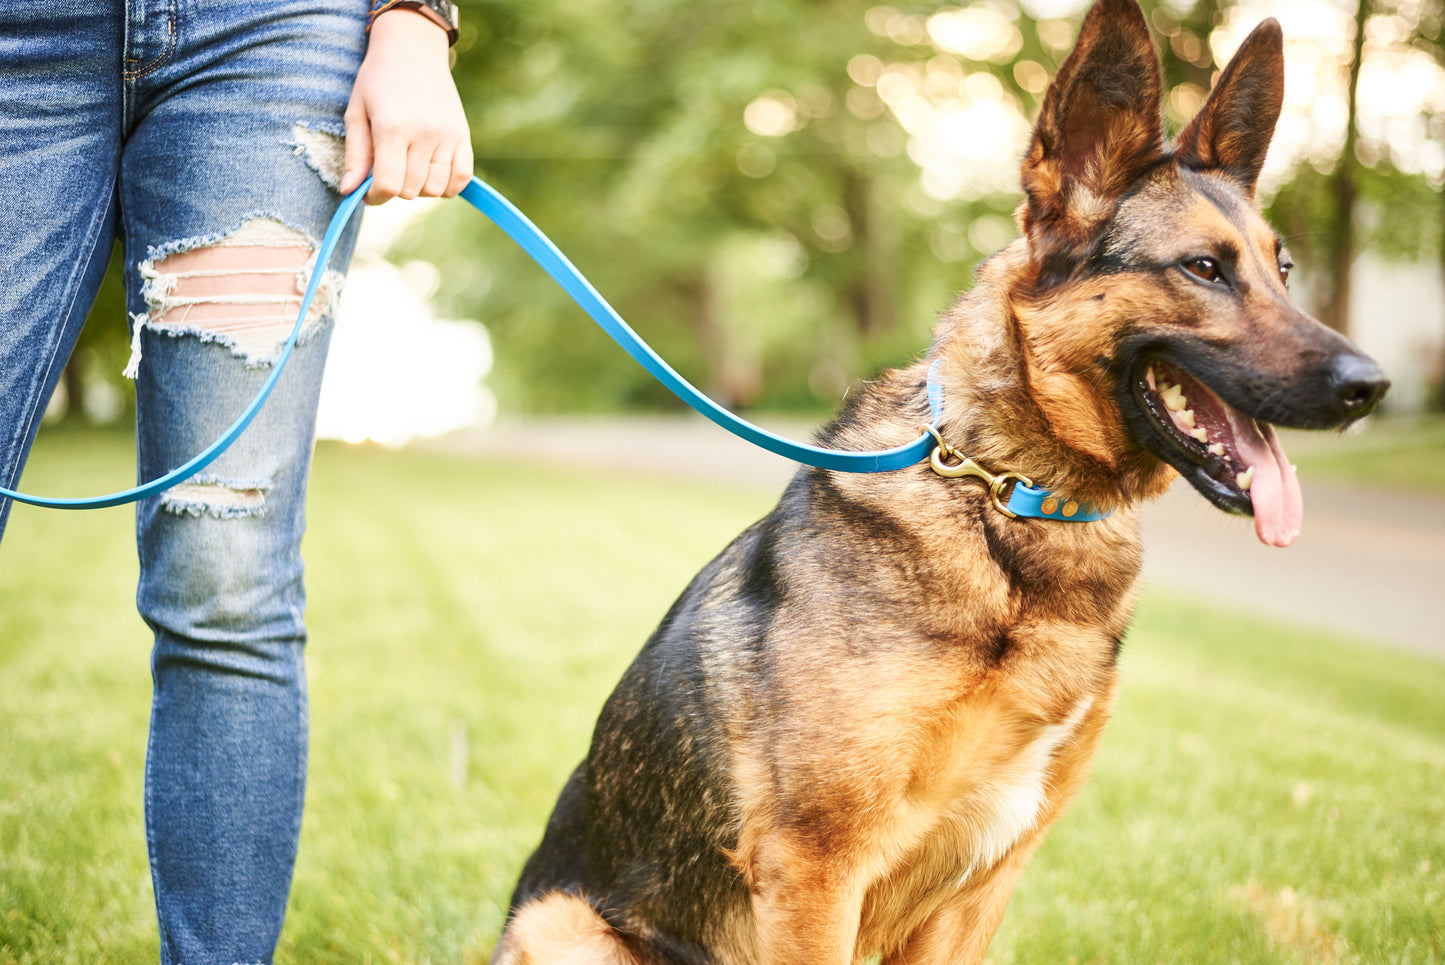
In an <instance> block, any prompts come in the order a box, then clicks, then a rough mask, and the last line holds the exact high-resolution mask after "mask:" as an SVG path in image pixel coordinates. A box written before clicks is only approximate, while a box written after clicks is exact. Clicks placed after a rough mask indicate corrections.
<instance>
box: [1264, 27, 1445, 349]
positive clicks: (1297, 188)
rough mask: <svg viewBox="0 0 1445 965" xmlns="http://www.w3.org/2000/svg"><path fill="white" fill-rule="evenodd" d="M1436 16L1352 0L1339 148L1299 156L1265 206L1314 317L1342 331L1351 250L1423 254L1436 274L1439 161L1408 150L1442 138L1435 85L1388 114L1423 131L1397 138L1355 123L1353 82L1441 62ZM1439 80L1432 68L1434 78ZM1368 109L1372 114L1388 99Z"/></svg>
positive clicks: (1444, 125) (1443, 97) (1441, 202)
mask: <svg viewBox="0 0 1445 965" xmlns="http://www.w3.org/2000/svg"><path fill="white" fill-rule="evenodd" d="M1442 19H1445V2H1442V0H1359V2H1358V3H1357V4H1356V5H1355V7H1354V11H1353V17H1352V20H1351V30H1350V32H1349V36H1348V37H1346V38H1345V45H1344V46H1343V47H1342V49H1341V50H1340V53H1341V54H1342V55H1343V56H1342V57H1341V58H1340V64H1341V71H1340V78H1339V83H1340V88H1341V89H1340V96H1341V97H1342V98H1343V99H1344V101H1345V104H1346V112H1345V127H1344V137H1343V144H1342V146H1341V149H1340V150H1339V151H1338V152H1337V154H1336V155H1335V156H1334V157H1333V158H1331V159H1330V160H1329V163H1321V162H1320V160H1319V159H1314V160H1313V161H1312V162H1310V163H1306V162H1304V161H1302V162H1301V163H1300V164H1299V165H1298V166H1297V167H1296V168H1295V170H1294V171H1293V173H1292V175H1291V177H1290V179H1289V180H1288V181H1287V182H1286V183H1285V184H1284V185H1283V187H1281V189H1280V190H1279V192H1278V193H1277V194H1276V195H1275V197H1274V198H1273V200H1272V201H1271V203H1270V206H1269V212H1270V215H1271V217H1272V218H1273V219H1274V220H1275V222H1276V223H1277V224H1279V225H1280V226H1281V227H1282V229H1283V230H1284V231H1285V234H1286V235H1287V237H1288V238H1289V241H1290V248H1291V251H1292V252H1293V253H1294V255H1295V256H1296V259H1297V260H1298V261H1300V262H1302V263H1304V264H1306V265H1308V266H1309V267H1310V268H1311V269H1312V270H1311V271H1310V272H1309V274H1310V275H1311V276H1313V277H1315V278H1318V279H1320V282H1321V283H1320V284H1319V285H1318V286H1317V290H1316V292H1315V296H1316V297H1315V302H1316V309H1317V311H1318V313H1319V316H1320V318H1321V320H1322V321H1325V322H1326V323H1328V324H1329V325H1331V326H1333V327H1334V328H1336V329H1338V330H1339V331H1342V332H1345V333H1346V334H1348V333H1349V331H1350V319H1349V304H1350V292H1351V287H1352V285H1351V282H1352V278H1353V274H1354V266H1355V262H1356V260H1357V258H1358V257H1359V255H1360V253H1361V252H1363V251H1366V250H1369V251H1373V252H1375V253H1377V254H1380V255H1383V256H1384V257H1387V258H1394V259H1401V260H1415V259H1421V258H1430V257H1432V255H1433V256H1434V257H1437V258H1438V259H1440V261H1441V268H1442V271H1445V198H1442V195H1441V193H1440V187H1441V183H1440V180H1441V172H1440V170H1438V167H1439V164H1438V161H1436V162H1435V168H1436V169H1434V170H1432V169H1431V165H1430V163H1429V162H1428V161H1427V162H1426V163H1424V164H1422V163H1421V159H1420V158H1419V157H1418V156H1412V151H1413V153H1414V154H1415V155H1418V142H1419V141H1421V140H1423V141H1425V142H1433V143H1434V144H1436V145H1437V146H1438V145H1439V144H1440V143H1441V142H1442V141H1445V114H1442V113H1439V105H1441V104H1445V90H1439V89H1437V90H1436V91H1434V93H1433V94H1432V92H1431V91H1428V90H1421V91H1419V92H1418V93H1419V95H1420V98H1419V103H1420V104H1421V105H1422V108H1421V110H1422V114H1421V116H1420V117H1419V118H1416V119H1414V121H1413V122H1412V121H1411V119H1410V118H1397V123H1399V122H1401V121H1403V122H1405V123H1406V125H1407V126H1409V125H1410V124H1411V123H1416V124H1418V127H1419V129H1420V133H1421V134H1423V137H1419V138H1417V137H1415V136H1409V137H1399V136H1398V134H1399V133H1400V130H1399V127H1394V128H1392V127H1390V126H1388V125H1380V124H1379V123H1378V120H1377V119H1376V124H1375V129H1374V130H1370V131H1367V130H1366V129H1365V123H1366V122H1367V121H1368V120H1371V118H1369V117H1368V115H1367V112H1366V111H1365V110H1364V107H1363V106H1362V103H1361V98H1360V88H1361V78H1362V76H1363V75H1364V74H1365V72H1366V70H1367V69H1369V68H1371V67H1372V66H1374V67H1376V68H1377V69H1387V70H1388V69H1393V70H1395V71H1399V70H1400V68H1401V65H1402V64H1406V63H1409V62H1410V61H1411V60H1412V59H1415V60H1417V61H1418V59H1419V58H1420V57H1421V56H1422V55H1423V56H1424V57H1428V58H1429V59H1430V60H1431V61H1433V63H1434V64H1435V65H1437V66H1439V67H1445V45H1442V34H1441V24H1442ZM1414 73H1415V76H1420V75H1421V74H1422V73H1423V72H1421V71H1415V72H1414ZM1426 76H1427V77H1428V76H1429V75H1428V74H1426ZM1439 77H1440V74H1439V73H1438V72H1437V73H1435V74H1434V80H1433V83H1434V84H1436V85H1438V84H1439ZM1427 83H1430V81H1428V80H1427ZM1432 101H1433V102H1434V104H1435V105H1436V107H1435V110H1434V112H1431V107H1430V104H1431V102H1432ZM1373 106H1374V108H1375V110H1376V111H1379V110H1380V109H1381V108H1382V107H1385V108H1393V107H1395V106H1396V105H1387V104H1379V103H1376V104H1375V105H1373ZM1410 133H1411V134H1413V133H1414V132H1410Z"/></svg>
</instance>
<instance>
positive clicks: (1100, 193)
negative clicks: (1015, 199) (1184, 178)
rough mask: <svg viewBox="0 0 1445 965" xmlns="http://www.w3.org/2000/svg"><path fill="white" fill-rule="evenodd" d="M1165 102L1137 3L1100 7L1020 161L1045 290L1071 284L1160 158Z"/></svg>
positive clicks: (1027, 225)
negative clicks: (1102, 231) (1103, 230)
mask: <svg viewBox="0 0 1445 965" xmlns="http://www.w3.org/2000/svg"><path fill="white" fill-rule="evenodd" d="M1161 96H1162V95H1161V81H1160V76H1159V57H1158V54H1156V53H1155V52H1154V44H1153V42H1152V41H1151V40H1150V39H1149V25H1148V24H1147V23H1146V22H1145V20H1144V12H1143V11H1142V10H1141V9H1140V8H1139V4H1138V3H1137V2H1136V0H1098V2H1096V3H1095V4H1094V6H1093V7H1092V8H1091V9H1090V10H1089V13H1088V15H1087V16H1086V17H1085V18H1084V23H1083V25H1082V26H1081V27H1080V28H1079V39H1078V42H1077V44H1076V45H1075V46H1074V49H1073V52H1072V53H1070V54H1069V56H1068V58H1067V59H1065V61H1064V63H1063V65H1062V66H1061V67H1060V68H1059V72H1058V74H1057V76H1055V77H1054V81H1053V83H1052V84H1050V85H1049V89H1048V92H1047V93H1046V94H1044V102H1043V105H1042V107H1041V108H1040V110H1039V119H1038V123H1037V124H1036V125H1035V127H1034V135H1033V141H1032V143H1031V144H1030V145H1029V152H1028V154H1027V156H1025V158H1024V163H1023V171H1022V182H1023V188H1024V194H1025V195H1026V200H1025V202H1024V207H1023V209H1022V216H1023V217H1022V221H1023V228H1024V231H1025V233H1026V234H1027V236H1028V238H1029V242H1030V245H1031V247H1032V249H1033V256H1034V260H1035V263H1036V264H1038V265H1039V267H1040V279H1041V280H1042V281H1043V283H1044V284H1046V285H1047V284H1051V283H1053V282H1056V281H1059V280H1062V279H1063V278H1065V277H1067V276H1068V274H1069V273H1070V271H1071V270H1072V268H1073V266H1074V265H1075V264H1077V263H1078V260H1079V259H1080V258H1081V257H1082V256H1083V255H1084V253H1085V252H1086V251H1087V249H1088V247H1089V245H1090V243H1091V241H1092V239H1093V237H1094V234H1095V231H1096V229H1097V228H1098V226H1099V225H1100V224H1102V223H1103V222H1104V220H1106V219H1107V218H1109V217H1110V216H1111V215H1112V214H1113V209H1114V204H1115V202H1116V201H1117V200H1118V198H1119V195H1120V194H1122V193H1123V192H1124V190H1125V189H1127V188H1128V187H1129V186H1130V185H1131V184H1132V183H1133V182H1134V181H1135V180H1136V179H1137V178H1138V177H1139V176H1140V175H1141V174H1142V173H1143V172H1144V171H1145V170H1147V169H1148V168H1149V167H1150V166H1151V165H1153V164H1155V163H1156V162H1157V161H1158V160H1159V159H1160V158H1161V157H1163V149H1164V129H1163V123H1162V121H1161V118H1160V110H1159V107H1160V100H1161Z"/></svg>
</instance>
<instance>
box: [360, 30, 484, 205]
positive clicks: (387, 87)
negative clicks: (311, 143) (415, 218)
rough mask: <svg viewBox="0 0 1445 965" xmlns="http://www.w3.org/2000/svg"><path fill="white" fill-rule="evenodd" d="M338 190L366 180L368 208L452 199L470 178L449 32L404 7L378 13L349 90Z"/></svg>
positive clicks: (468, 147)
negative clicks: (449, 52) (394, 201)
mask: <svg viewBox="0 0 1445 965" xmlns="http://www.w3.org/2000/svg"><path fill="white" fill-rule="evenodd" d="M345 122H346V163H345V171H344V173H343V174H342V177H341V185H340V188H341V193H342V194H350V193H351V192H352V191H354V190H356V188H357V187H358V186H359V185H360V184H361V182H362V181H364V180H365V179H366V175H367V173H368V172H370V173H371V175H372V181H371V188H370V189H369V190H368V191H367V192H366V203H367V204H381V203H382V202H383V201H388V200H390V199H391V198H396V197H401V198H407V199H411V198H417V197H452V196H454V195H456V194H457V193H458V192H460V191H461V190H462V188H464V187H466V184H467V182H468V181H469V180H470V179H471V175H472V142H471V133H470V132H469V130H468V128H467V117H466V114H465V112H463V110H462V101H461V98H460V97H459V96H458V95H457V88H456V84H455V83H453V81H452V75H451V70H450V69H449V68H448V65H447V35H446V31H444V30H443V29H442V28H441V27H439V26H438V25H437V24H435V23H433V22H432V21H431V20H430V19H428V18H427V17H425V16H423V15H422V14H420V13H417V12H416V11H414V10H409V9H404V8H403V9H393V10H388V11H387V12H385V13H383V14H380V15H379V16H378V17H377V18H376V20H375V21H374V22H373V23H372V25H371V37H370V41H369V44H368V46H367V49H366V56H365V57H364V58H363V59H362V62H361V68H360V70H358V71H357V74H356V82H355V84H353V85H352V88H351V101H350V103H348V104H347V107H346V114H345Z"/></svg>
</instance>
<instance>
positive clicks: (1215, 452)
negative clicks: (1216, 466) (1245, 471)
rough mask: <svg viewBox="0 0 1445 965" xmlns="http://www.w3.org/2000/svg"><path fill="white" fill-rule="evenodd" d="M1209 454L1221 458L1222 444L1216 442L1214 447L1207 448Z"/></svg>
mask: <svg viewBox="0 0 1445 965" xmlns="http://www.w3.org/2000/svg"><path fill="white" fill-rule="evenodd" d="M1209 452H1210V453H1211V454H1212V455H1216V456H1222V455H1224V443H1222V442H1216V443H1215V444H1214V445H1212V446H1210V447H1209Z"/></svg>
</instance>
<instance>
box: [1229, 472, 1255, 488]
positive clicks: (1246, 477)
mask: <svg viewBox="0 0 1445 965" xmlns="http://www.w3.org/2000/svg"><path fill="white" fill-rule="evenodd" d="M1253 482H1254V467H1253V466H1250V467H1249V468H1248V469H1246V470H1245V471H1244V472H1242V473H1240V474H1239V475H1237V476H1235V477H1234V483H1235V485H1237V486H1238V487H1239V488H1240V489H1243V490H1244V491H1245V492H1249V487H1250V484H1251V483H1253Z"/></svg>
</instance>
